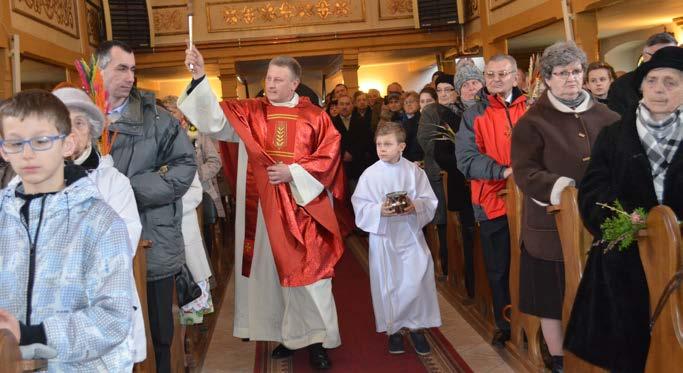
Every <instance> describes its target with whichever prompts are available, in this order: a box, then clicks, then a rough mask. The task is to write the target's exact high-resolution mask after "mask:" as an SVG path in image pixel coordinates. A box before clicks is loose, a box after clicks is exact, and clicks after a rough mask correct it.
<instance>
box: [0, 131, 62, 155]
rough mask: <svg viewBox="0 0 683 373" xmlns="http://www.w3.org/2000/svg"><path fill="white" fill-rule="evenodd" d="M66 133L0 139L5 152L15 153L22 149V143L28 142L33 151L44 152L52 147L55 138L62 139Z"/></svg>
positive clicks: (0, 144)
mask: <svg viewBox="0 0 683 373" xmlns="http://www.w3.org/2000/svg"><path fill="white" fill-rule="evenodd" d="M65 137H66V135H55V136H37V137H34V138H31V139H28V140H4V141H0V146H2V150H4V151H5V153H7V154H17V153H20V152H22V151H23V150H24V145H25V144H29V146H30V147H31V149H32V150H33V151H34V152H44V151H46V150H50V148H52V144H53V143H54V142H55V140H62V139H64V138H65Z"/></svg>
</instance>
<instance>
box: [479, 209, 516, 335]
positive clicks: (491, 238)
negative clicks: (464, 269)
mask: <svg viewBox="0 0 683 373" xmlns="http://www.w3.org/2000/svg"><path fill="white" fill-rule="evenodd" d="M479 228H480V229H479V233H480V237H481V246H482V249H483V251H484V265H485V266H486V277H488V279H489V285H490V286H491V294H492V297H493V316H494V318H495V319H496V326H497V327H498V329H501V330H510V323H509V322H507V321H506V320H505V319H504V318H503V308H505V306H507V305H508V304H510V229H509V228H508V219H507V216H501V217H499V218H496V219H492V220H486V221H482V222H479Z"/></svg>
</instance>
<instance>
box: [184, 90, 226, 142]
mask: <svg viewBox="0 0 683 373" xmlns="http://www.w3.org/2000/svg"><path fill="white" fill-rule="evenodd" d="M188 87H189V86H188ZM177 105H178V109H180V111H181V112H182V113H183V114H184V115H185V116H186V117H187V119H189V120H190V122H192V124H194V125H195V126H196V127H197V129H198V130H199V132H201V133H206V134H208V135H209V136H211V137H213V138H215V139H217V140H221V141H229V142H237V141H239V138H238V136H237V134H236V133H235V131H234V130H233V128H232V126H231V125H230V122H228V119H227V118H226V117H225V114H224V113H223V109H221V105H220V104H219V103H218V99H217V98H216V95H214V94H213V91H211V85H210V84H209V78H208V77H204V80H202V81H201V82H200V83H199V84H197V86H196V87H195V88H194V90H192V93H190V94H189V95H188V94H187V87H186V88H185V89H184V90H183V94H182V95H181V96H180V97H178V102H177Z"/></svg>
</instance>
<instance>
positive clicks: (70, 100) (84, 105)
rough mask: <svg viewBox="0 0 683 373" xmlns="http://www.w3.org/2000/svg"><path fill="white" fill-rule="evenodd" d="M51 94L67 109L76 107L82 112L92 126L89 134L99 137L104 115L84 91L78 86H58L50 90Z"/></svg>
mask: <svg viewBox="0 0 683 373" xmlns="http://www.w3.org/2000/svg"><path fill="white" fill-rule="evenodd" d="M52 94H53V95H55V96H57V98H58V99H60V100H61V101H62V102H63V103H64V105H66V107H67V108H68V109H69V110H73V109H76V110H79V111H82V112H84V113H85V115H87V116H88V119H89V121H90V125H91V126H92V131H93V133H91V134H90V136H91V137H93V138H99V137H100V135H101V134H102V127H103V126H104V115H103V114H102V112H101V111H100V109H99V108H98V107H97V106H96V105H95V104H94V103H93V102H92V99H91V98H90V96H88V94H87V93H85V91H83V90H81V89H78V88H59V89H56V90H54V91H52Z"/></svg>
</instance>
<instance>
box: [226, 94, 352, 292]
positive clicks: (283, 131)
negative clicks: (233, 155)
mask: <svg viewBox="0 0 683 373" xmlns="http://www.w3.org/2000/svg"><path fill="white" fill-rule="evenodd" d="M221 108H222V109H223V113H224V114H225V116H226V117H227V119H228V121H230V124H231V125H232V127H233V128H234V129H235V132H236V133H237V134H238V136H239V137H240V139H241V140H242V142H243V143H244V145H245V148H246V150H247V154H248V155H249V162H248V166H247V180H246V182H247V188H246V194H247V196H246V199H247V201H246V221H245V247H244V255H243V263H242V265H243V266H242V268H243V274H245V276H247V275H248V274H249V270H250V265H251V258H252V257H253V250H254V246H253V244H254V235H255V229H256V218H257V211H258V210H257V206H258V203H259V202H260V203H261V209H262V211H263V217H264V218H265V225H266V229H267V231H268V237H269V241H270V246H271V248H272V251H273V257H274V259H275V266H276V268H277V271H278V275H279V277H280V284H281V285H282V286H285V287H289V286H305V285H310V284H312V283H314V282H316V281H318V280H320V279H323V278H329V277H332V276H333V275H334V266H335V264H336V263H337V261H338V260H339V258H340V257H341V255H342V253H343V251H344V246H343V242H342V236H341V234H340V231H339V225H338V223H337V219H336V216H335V213H334V210H333V208H332V204H331V203H330V200H329V197H328V194H327V192H325V191H323V192H322V193H320V195H318V196H317V197H316V198H314V199H313V200H312V201H311V202H309V203H308V204H307V205H306V206H299V205H297V204H296V201H295V200H294V197H293V196H292V194H291V191H290V187H289V185H288V183H283V184H279V185H272V184H270V182H269V181H268V173H267V171H266V168H267V167H268V166H270V165H272V164H275V163H284V164H292V163H297V164H298V165H300V166H301V167H303V168H304V169H305V170H306V171H307V172H308V173H309V174H311V175H312V176H313V177H314V178H315V179H316V180H318V181H319V182H320V183H321V184H322V185H323V186H324V187H325V188H326V189H327V190H329V191H331V193H332V196H333V198H334V204H335V205H336V206H342V204H343V199H344V194H345V192H346V191H345V183H346V181H345V179H344V173H343V170H342V166H341V161H340V155H339V146H340V136H339V133H338V132H337V130H336V129H335V128H334V125H333V124H332V122H331V121H330V118H329V117H328V116H327V115H326V114H325V113H324V112H323V111H322V110H321V109H320V108H318V107H317V106H315V105H313V104H312V103H311V102H310V100H309V99H308V98H306V97H299V104H298V105H297V106H296V107H293V108H286V107H277V106H273V105H271V104H270V102H269V101H268V100H267V99H266V98H258V99H250V100H227V101H223V102H222V103H221ZM238 182H244V181H242V180H239V181H238ZM257 250H258V248H257Z"/></svg>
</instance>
